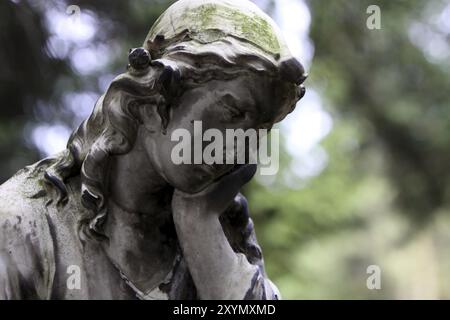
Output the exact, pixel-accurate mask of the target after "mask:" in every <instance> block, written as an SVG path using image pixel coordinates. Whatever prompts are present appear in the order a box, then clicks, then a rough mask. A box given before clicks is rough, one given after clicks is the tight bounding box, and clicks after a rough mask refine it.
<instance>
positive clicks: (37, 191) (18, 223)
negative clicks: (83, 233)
mask: <svg viewBox="0 0 450 320" xmlns="http://www.w3.org/2000/svg"><path fill="white" fill-rule="evenodd" d="M42 168H43V167H40V166H39V165H33V166H30V167H27V168H24V169H22V170H20V171H19V172H18V173H17V174H15V175H14V176H13V177H12V178H11V179H9V180H8V181H6V182H5V183H4V184H2V185H1V186H0V230H1V232H0V289H3V291H4V292H7V293H8V294H7V295H8V296H7V297H5V298H9V297H12V298H14V297H18V296H21V295H22V296H23V295H25V296H33V297H36V298H46V297H47V296H48V294H49V290H48V289H49V288H48V284H49V283H50V282H51V278H52V272H53V268H54V255H53V239H52V236H51V232H50V228H49V223H48V221H47V215H46V208H45V201H46V197H45V189H44V187H43V185H42V184H41V180H40V176H42V175H41V173H42V172H41V171H43V170H42ZM19 281H20V283H19ZM2 287H3V288H2ZM19 289H20V290H21V291H23V290H26V291H27V292H20V293H18V292H17V291H18V290H19ZM0 291H2V290H0Z"/></svg>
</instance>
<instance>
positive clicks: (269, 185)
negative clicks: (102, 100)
mask: <svg viewBox="0 0 450 320" xmlns="http://www.w3.org/2000/svg"><path fill="white" fill-rule="evenodd" d="M172 2H173V1H163V0H161V1H158V0H147V1H145V0H133V1H118V0H115V1H111V0H96V1H87V0H78V1H75V0H74V1H71V2H66V1H54V0H48V1H40V0H14V1H12V0H1V1H0V102H1V107H0V183H2V182H4V181H5V180H6V179H8V178H9V177H10V176H11V175H12V174H14V173H15V172H16V171H17V170H19V169H20V168H22V167H23V166H25V165H28V164H31V163H33V162H35V161H37V160H38V159H40V158H42V157H45V156H48V155H51V154H54V153H56V152H58V151H60V150H62V149H64V147H65V144H66V142H67V139H68V137H69V135H70V133H71V131H72V130H73V129H75V128H76V126H78V125H79V124H80V123H81V121H82V120H83V119H85V118H86V117H87V116H88V115H89V113H90V112H91V110H92V108H93V106H94V103H95V100H96V99H97V98H98V97H99V95H101V94H102V93H103V92H104V91H105V89H106V88H107V86H108V84H109V82H110V81H111V80H112V79H113V78H114V77H115V76H116V75H118V74H119V73H122V72H123V71H124V70H125V65H126V62H127V53H128V49H129V48H131V47H137V46H140V45H141V43H142V41H143V39H144V38H145V36H146V33H147V31H148V29H149V28H150V26H151V25H152V24H153V21H155V20H156V18H157V17H158V16H159V14H160V13H162V12H163V10H164V9H165V8H167V7H168V6H169V4H170V3H172ZM255 2H256V3H257V4H258V5H259V6H260V7H261V8H262V9H264V10H265V11H266V12H267V13H268V14H269V15H270V16H272V17H273V18H274V19H275V20H276V21H277V22H278V24H279V25H280V27H281V28H282V31H283V32H284V34H285V36H286V38H287V40H288V42H289V45H290V47H291V49H292V51H293V52H294V54H295V55H296V56H297V57H298V58H299V59H300V60H301V61H302V63H304V65H305V66H306V68H307V70H308V72H309V74H310V77H309V79H308V80H307V82H306V86H307V94H306V96H305V98H304V99H303V100H302V101H301V102H300V103H299V105H298V107H297V109H296V110H295V111H294V112H293V113H292V114H291V115H289V117H288V118H287V119H286V120H285V121H284V122H283V123H282V124H281V125H280V128H281V133H282V154H281V168H280V172H279V174H278V175H277V176H276V177H272V178H270V179H267V178H265V179H262V178H257V179H254V181H253V182H252V183H251V184H250V185H249V186H248V187H246V189H245V193H246V195H247V196H248V198H249V201H250V208H251V213H252V216H253V218H254V221H255V224H256V230H257V236H258V240H259V242H260V244H261V246H262V247H263V251H264V256H265V260H266V266H267V272H268V274H269V276H270V278H271V279H272V280H273V281H274V282H275V283H276V284H277V285H278V286H279V288H280V290H281V292H282V295H283V297H284V298H285V299H385V298H386V299H387V298H392V299H416V298H424V299H428V298H430V299H433V298H447V299H448V298H450V201H449V200H450V188H449V182H450V1H449V0H430V1H419V0H383V1H381V0H371V1H366V0H358V1H349V0H333V1H329V0H314V1H307V0H272V1H271V0H260V1H256V0H255ZM372 4H375V5H378V6H379V7H380V9H381V29H380V30H369V29H368V28H367V27H366V20H367V18H368V17H369V14H368V13H367V12H366V10H367V8H368V6H369V5H372ZM69 5H77V6H79V8H80V15H77V14H75V15H73V14H72V15H71V13H72V11H71V10H70V8H69V10H68V6H69ZM370 265H377V266H379V267H380V269H381V289H380V290H369V289H368V288H367V287H366V279H367V277H368V276H369V274H367V267H368V266H370Z"/></svg>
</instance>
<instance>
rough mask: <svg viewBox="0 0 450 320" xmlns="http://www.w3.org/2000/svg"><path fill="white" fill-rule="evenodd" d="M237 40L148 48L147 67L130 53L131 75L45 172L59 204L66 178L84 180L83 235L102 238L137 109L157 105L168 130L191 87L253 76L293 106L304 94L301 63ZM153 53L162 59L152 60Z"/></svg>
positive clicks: (116, 86)
mask: <svg viewBox="0 0 450 320" xmlns="http://www.w3.org/2000/svg"><path fill="white" fill-rule="evenodd" d="M233 41H234V40H233V39H230V40H224V41H220V44H218V43H216V44H215V45H214V46H213V45H209V46H208V45H205V46H202V47H203V49H202V50H201V51H199V50H198V48H197V49H196V50H195V51H194V50H191V48H190V46H192V45H195V44H194V43H192V42H178V43H174V44H172V45H171V44H169V45H167V44H166V45H165V46H164V50H163V51H161V50H160V48H161V47H159V49H156V50H152V49H151V48H149V51H150V53H148V51H146V50H144V49H143V48H140V49H139V50H140V51H141V52H142V51H143V52H145V53H146V54H147V55H148V57H149V61H148V64H145V61H144V63H142V62H143V61H142V59H141V60H139V59H137V60H136V59H135V61H132V58H133V57H134V58H136V57H135V55H136V54H135V52H132V53H130V56H129V58H130V64H131V66H129V70H128V72H126V73H124V74H122V75H120V76H119V77H117V78H116V79H115V80H114V81H113V82H112V83H111V85H110V86H109V88H108V90H107V91H106V93H105V94H104V95H103V96H102V97H100V99H99V100H98V101H97V102H96V104H95V107H94V110H93V112H92V114H91V115H90V117H89V118H88V119H87V120H85V121H84V122H83V123H82V124H81V125H80V127H78V129H76V130H75V131H74V132H73V133H72V135H71V137H70V139H69V142H68V144H67V149H66V150H65V151H64V152H63V154H62V155H61V156H59V157H58V158H57V159H56V160H55V162H54V163H53V164H52V165H51V166H50V167H48V168H47V170H46V172H45V179H46V180H47V181H49V182H50V183H51V185H52V186H54V187H55V188H56V190H57V191H58V195H59V198H58V205H64V204H65V203H66V202H67V200H68V193H67V188H66V180H67V179H68V178H70V177H73V176H78V175H79V176H80V179H81V199H82V204H83V206H84V207H86V208H87V209H88V210H86V212H88V216H81V217H79V227H80V228H81V229H82V230H83V231H84V232H83V233H84V234H87V235H88V236H93V237H102V231H101V226H102V222H103V221H104V219H105V218H106V214H107V212H106V199H105V197H106V195H105V190H106V185H107V179H108V165H109V162H110V159H111V157H112V156H115V155H123V154H126V153H128V152H129V151H130V150H131V149H132V147H133V144H134V143H135V140H136V135H137V128H138V127H139V125H140V124H141V123H142V120H141V119H140V117H139V112H137V109H138V108H146V107H150V106H156V107H157V111H158V113H159V115H160V117H161V119H162V125H163V128H165V127H166V126H167V124H168V121H170V119H169V110H170V108H171V104H172V102H174V101H175V100H176V99H177V98H178V97H180V96H181V94H182V93H183V92H184V91H185V90H186V89H188V88H193V87H196V86H199V85H201V84H202V83H205V82H208V81H210V80H213V79H217V80H228V79H233V78H236V77H238V76H240V75H243V74H248V73H249V72H257V73H263V74H266V75H269V76H272V77H276V78H279V79H280V83H283V84H284V86H287V87H288V88H290V90H283V92H284V91H289V92H288V93H287V94H288V95H289V97H288V98H289V99H290V100H289V101H290V102H291V103H292V109H293V108H294V106H295V103H296V102H297V101H298V99H299V98H301V96H302V95H303V93H304V88H303V87H302V86H299V85H300V83H301V82H303V81H304V79H305V76H304V70H303V67H302V66H301V64H300V63H299V62H297V61H296V60H294V59H292V61H285V62H283V63H280V64H277V65H276V64H274V63H273V62H272V61H269V60H268V59H267V58H266V57H265V56H264V55H259V54H258V53H255V51H253V52H249V50H248V48H246V47H244V46H239V45H238V44H237V43H231V42H233ZM236 42H237V41H236ZM154 47H155V46H153V48H154ZM162 52H163V53H162ZM193 52H195V53H193ZM150 55H151V57H153V58H155V57H156V58H159V59H155V60H152V61H150V59H151V57H150ZM138 58H139V57H138ZM139 69H142V70H139ZM82 215H83V214H82ZM84 215H85V214H84Z"/></svg>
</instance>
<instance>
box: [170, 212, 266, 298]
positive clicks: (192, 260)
mask: <svg viewBox="0 0 450 320" xmlns="http://www.w3.org/2000/svg"><path fill="white" fill-rule="evenodd" d="M173 214H174V222H175V226H176V229H177V234H178V238H179V241H180V244H181V247H182V249H183V254H184V257H185V259H186V262H187V264H188V266H189V270H190V272H191V275H192V278H193V280H194V283H195V285H196V287H197V291H198V293H199V296H200V298H202V299H243V298H244V297H245V295H246V292H247V291H248V290H249V289H250V286H251V278H252V276H253V274H254V273H255V272H256V270H257V267H256V266H253V265H251V264H250V263H249V262H247V261H244V263H242V261H241V260H242V254H240V256H238V255H237V254H236V253H235V252H234V251H233V249H232V248H231V246H230V244H229V242H228V239H227V238H226V236H225V234H224V232H223V229H222V226H221V224H220V221H219V215H218V214H214V213H211V212H203V210H202V209H201V208H199V207H198V206H195V205H190V206H186V207H185V209H183V210H177V212H174V213H173ZM244 259H245V258H244Z"/></svg>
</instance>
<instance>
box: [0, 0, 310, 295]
mask: <svg viewBox="0 0 450 320" xmlns="http://www.w3.org/2000/svg"><path fill="white" fill-rule="evenodd" d="M304 80H305V75H304V70H303V67H302V66H301V64H300V63H299V62H298V61H296V60H295V59H294V58H293V57H292V56H291V55H290V53H289V50H288V49H287V47H286V45H285V44H284V42H283V40H282V37H281V36H280V33H279V31H278V29H277V27H276V26H275V25H274V23H273V21H272V20H271V19H270V18H269V17H268V16H267V15H265V14H264V13H263V12H262V11H261V10H259V9H258V8H257V7H256V6H255V5H253V4H252V3H251V2H249V1H246V0H180V1H178V2H176V3H175V4H174V5H172V6H171V7H170V8H169V9H168V10H167V11H166V12H165V13H164V14H163V15H162V16H161V17H160V18H159V19H158V21H157V22H156V23H155V25H154V26H153V27H152V29H151V30H150V33H149V34H148V36H147V38H146V40H145V43H144V45H143V47H142V48H137V49H134V50H131V51H130V54H129V66H128V68H127V71H126V72H125V73H124V74H122V75H120V76H118V77H117V78H116V79H115V80H114V81H113V82H112V83H111V85H110V86H109V88H108V90H107V91H106V93H105V94H104V95H103V96H101V97H100V99H99V100H98V101H97V103H96V105H95V108H94V110H93V112H92V114H91V116H90V117H89V118H88V119H87V120H86V121H84V122H83V123H82V124H81V126H80V127H79V128H78V129H77V130H75V131H74V132H73V134H72V136H71V138H70V140H69V142H68V144H67V149H66V150H65V151H64V152H62V153H60V154H58V155H56V156H54V157H51V158H47V159H44V160H42V161H40V162H38V163H36V164H34V165H31V166H29V167H26V168H24V169H23V170H21V171H19V172H18V173H17V174H16V175H15V176H14V177H12V178H11V179H10V180H8V181H7V182H6V183H4V184H3V185H2V186H1V187H0V299H136V298H139V299H277V298H279V293H278V291H277V289H276V287H275V286H274V285H273V284H272V283H271V282H270V280H268V278H267V276H266V274H265V272H264V265H263V258H262V254H261V249H260V247H259V246H258V243H257V241H256V238H255V233H254V229H253V224H252V220H251V219H250V217H249V215H248V210H247V203H246V200H245V198H244V197H243V196H242V195H240V194H239V188H240V187H241V186H242V185H243V184H245V183H246V182H247V181H248V180H250V179H251V177H252V176H253V174H254V171H255V168H254V165H240V166H236V165H232V164H224V165H220V164H215V165H207V164H181V165H176V164H174V163H173V161H171V151H172V149H173V147H174V145H175V143H176V142H174V141H172V139H171V134H172V133H173V132H174V131H175V130H177V129H180V128H183V129H186V130H188V131H189V132H192V130H193V122H194V121H202V123H203V127H204V129H208V128H216V129H218V130H220V131H221V132H225V129H230V128H231V129H244V130H246V129H249V128H254V129H258V128H268V129H270V128H271V127H272V125H273V124H274V123H276V122H278V121H280V120H281V119H283V118H284V117H285V116H286V115H287V114H288V113H289V112H291V111H292V110H293V108H294V106H295V104H296V102H297V101H298V100H299V99H300V98H301V97H302V96H303V94H304V88H303V86H302V85H301V83H302V82H303V81H304Z"/></svg>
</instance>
